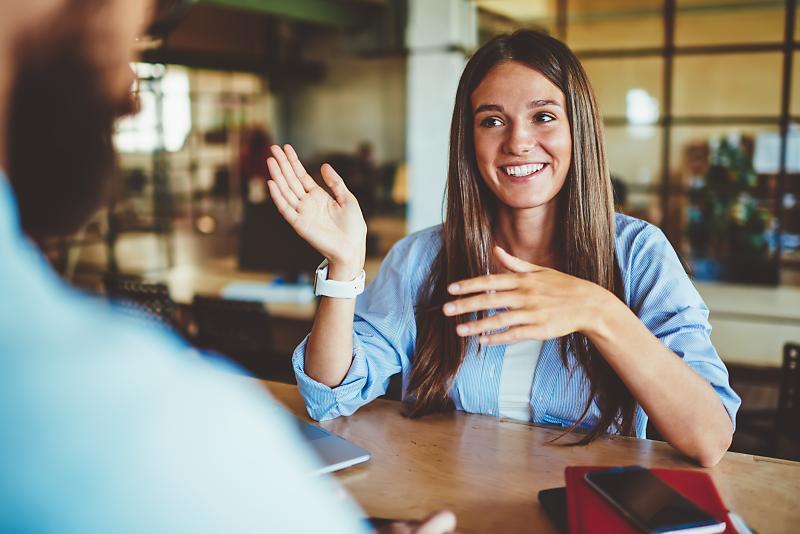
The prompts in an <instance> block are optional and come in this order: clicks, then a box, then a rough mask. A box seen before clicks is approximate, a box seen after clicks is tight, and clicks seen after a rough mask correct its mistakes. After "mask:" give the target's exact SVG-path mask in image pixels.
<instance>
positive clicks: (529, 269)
mask: <svg viewBox="0 0 800 534" xmlns="http://www.w3.org/2000/svg"><path fill="white" fill-rule="evenodd" d="M494 256H495V258H497V261H498V263H500V265H501V266H503V267H505V268H506V269H508V270H509V271H511V272H514V273H533V272H536V271H541V270H542V268H541V267H539V266H538V265H534V264H533V263H528V262H527V261H525V260H521V259H519V258H517V257H516V256H512V255H511V254H509V253H508V252H506V251H505V249H503V248H502V247H499V246H495V247H494Z"/></svg>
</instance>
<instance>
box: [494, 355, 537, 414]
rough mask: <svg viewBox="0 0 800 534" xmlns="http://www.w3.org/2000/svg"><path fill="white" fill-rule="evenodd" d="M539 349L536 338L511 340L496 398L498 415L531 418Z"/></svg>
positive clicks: (504, 359)
mask: <svg viewBox="0 0 800 534" xmlns="http://www.w3.org/2000/svg"><path fill="white" fill-rule="evenodd" d="M541 350H542V342H541V341H537V340H534V341H522V342H520V343H514V344H513V345H509V346H508V348H506V354H505V357H504V358H503V373H502V375H501V376H500V393H499V397H498V404H499V407H500V417H508V418H510V419H519V420H521V421H530V420H531V388H532V387H533V373H534V371H536V362H538V361H539V353H540V352H541Z"/></svg>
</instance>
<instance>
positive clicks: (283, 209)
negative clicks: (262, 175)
mask: <svg viewBox="0 0 800 534" xmlns="http://www.w3.org/2000/svg"><path fill="white" fill-rule="evenodd" d="M267 188H268V189H269V196H270V198H272V201H273V202H274V203H275V207H277V208H278V212H279V213H280V214H281V215H283V218H284V219H286V222H288V223H289V224H291V225H292V226H294V222H295V220H297V217H298V214H297V211H296V210H295V209H294V208H293V207H292V206H290V205H289V203H288V202H286V199H285V198H284V197H283V193H281V190H280V189H279V188H278V184H276V183H275V180H269V181H268V182H267Z"/></svg>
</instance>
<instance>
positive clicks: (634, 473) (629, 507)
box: [585, 465, 725, 534]
mask: <svg viewBox="0 0 800 534" xmlns="http://www.w3.org/2000/svg"><path fill="white" fill-rule="evenodd" d="M585 477H586V482H587V483H588V484H589V486H591V487H592V488H594V489H595V490H596V491H597V492H598V493H600V495H602V496H603V498H605V499H606V500H607V501H608V502H609V503H611V505H612V506H614V507H615V508H616V509H617V510H619V511H620V512H621V513H622V515H624V516H625V517H626V518H628V520H629V521H630V522H631V523H633V524H634V525H635V526H636V527H637V528H638V529H639V530H642V531H644V532H658V533H662V534H663V533H669V532H676V533H680V534H689V533H691V534H714V533H717V532H724V531H725V521H721V520H719V519H717V518H715V517H712V516H711V515H709V514H708V513H706V512H705V511H703V510H701V509H700V508H699V507H698V506H697V505H696V504H694V503H693V502H692V501H690V500H689V499H687V498H686V497H684V496H683V495H681V494H680V493H678V492H677V491H676V490H675V489H673V488H672V487H671V486H669V485H668V484H667V483H666V482H664V481H663V480H661V479H660V478H658V477H657V476H656V475H654V474H653V473H652V472H650V470H649V469H645V468H644V467H641V466H638V465H635V466H630V467H616V468H613V469H603V470H600V471H591V472H589V473H586V475H585Z"/></svg>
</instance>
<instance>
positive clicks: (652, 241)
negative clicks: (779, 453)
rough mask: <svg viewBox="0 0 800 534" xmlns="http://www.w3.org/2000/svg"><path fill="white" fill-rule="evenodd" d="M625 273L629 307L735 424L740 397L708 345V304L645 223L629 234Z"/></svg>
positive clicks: (669, 249) (667, 244)
mask: <svg viewBox="0 0 800 534" xmlns="http://www.w3.org/2000/svg"><path fill="white" fill-rule="evenodd" d="M628 259H629V262H630V263H629V266H628V269H623V272H626V273H627V277H628V278H629V280H627V281H626V286H627V287H629V288H630V289H629V296H628V299H629V300H628V301H629V305H630V307H631V309H632V310H633V311H634V312H635V313H636V314H637V315H638V316H639V318H640V319H641V321H642V322H643V323H644V325H645V326H647V328H648V329H649V330H650V332H652V333H653V335H654V336H656V337H657V338H658V339H659V340H660V341H661V342H662V343H664V345H666V346H667V347H668V348H669V349H671V350H672V351H673V352H674V353H675V354H676V355H678V356H679V357H680V358H682V359H683V361H684V362H686V364H687V365H688V366H689V367H691V368H692V369H693V370H694V371H695V372H696V373H698V374H699V375H700V376H702V377H703V378H704V379H705V380H706V381H708V383H709V384H710V385H711V387H712V388H714V391H715V392H716V393H717V395H718V396H719V399H720V400H721V401H722V405H723V406H724V407H725V410H726V411H727V412H728V415H729V416H730V418H731V422H732V423H733V425H734V427H735V425H736V412H737V411H738V409H739V405H740V404H741V399H740V398H739V396H738V395H737V394H736V392H734V391H733V389H732V388H731V386H730V382H729V379H728V369H727V368H726V367H725V364H724V363H723V362H722V360H721V359H720V357H719V355H718V354H717V351H716V349H715V348H714V346H713V345H712V343H711V325H710V324H709V322H708V307H707V306H706V305H705V303H704V302H703V299H702V297H701V296H700V294H699V293H698V292H697V290H696V289H695V287H694V285H693V284H692V282H691V280H690V279H689V276H688V275H687V274H686V271H685V270H684V268H683V265H682V264H681V262H680V260H679V258H678V255H677V254H676V252H675V250H674V249H673V248H672V245H671V244H670V242H669V241H668V240H667V238H666V236H664V234H663V233H662V232H661V230H659V229H658V228H657V227H654V226H647V227H646V228H645V229H644V230H642V231H641V232H639V233H638V235H636V236H635V237H634V238H633V243H632V246H631V254H630V256H629V258H628Z"/></svg>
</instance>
